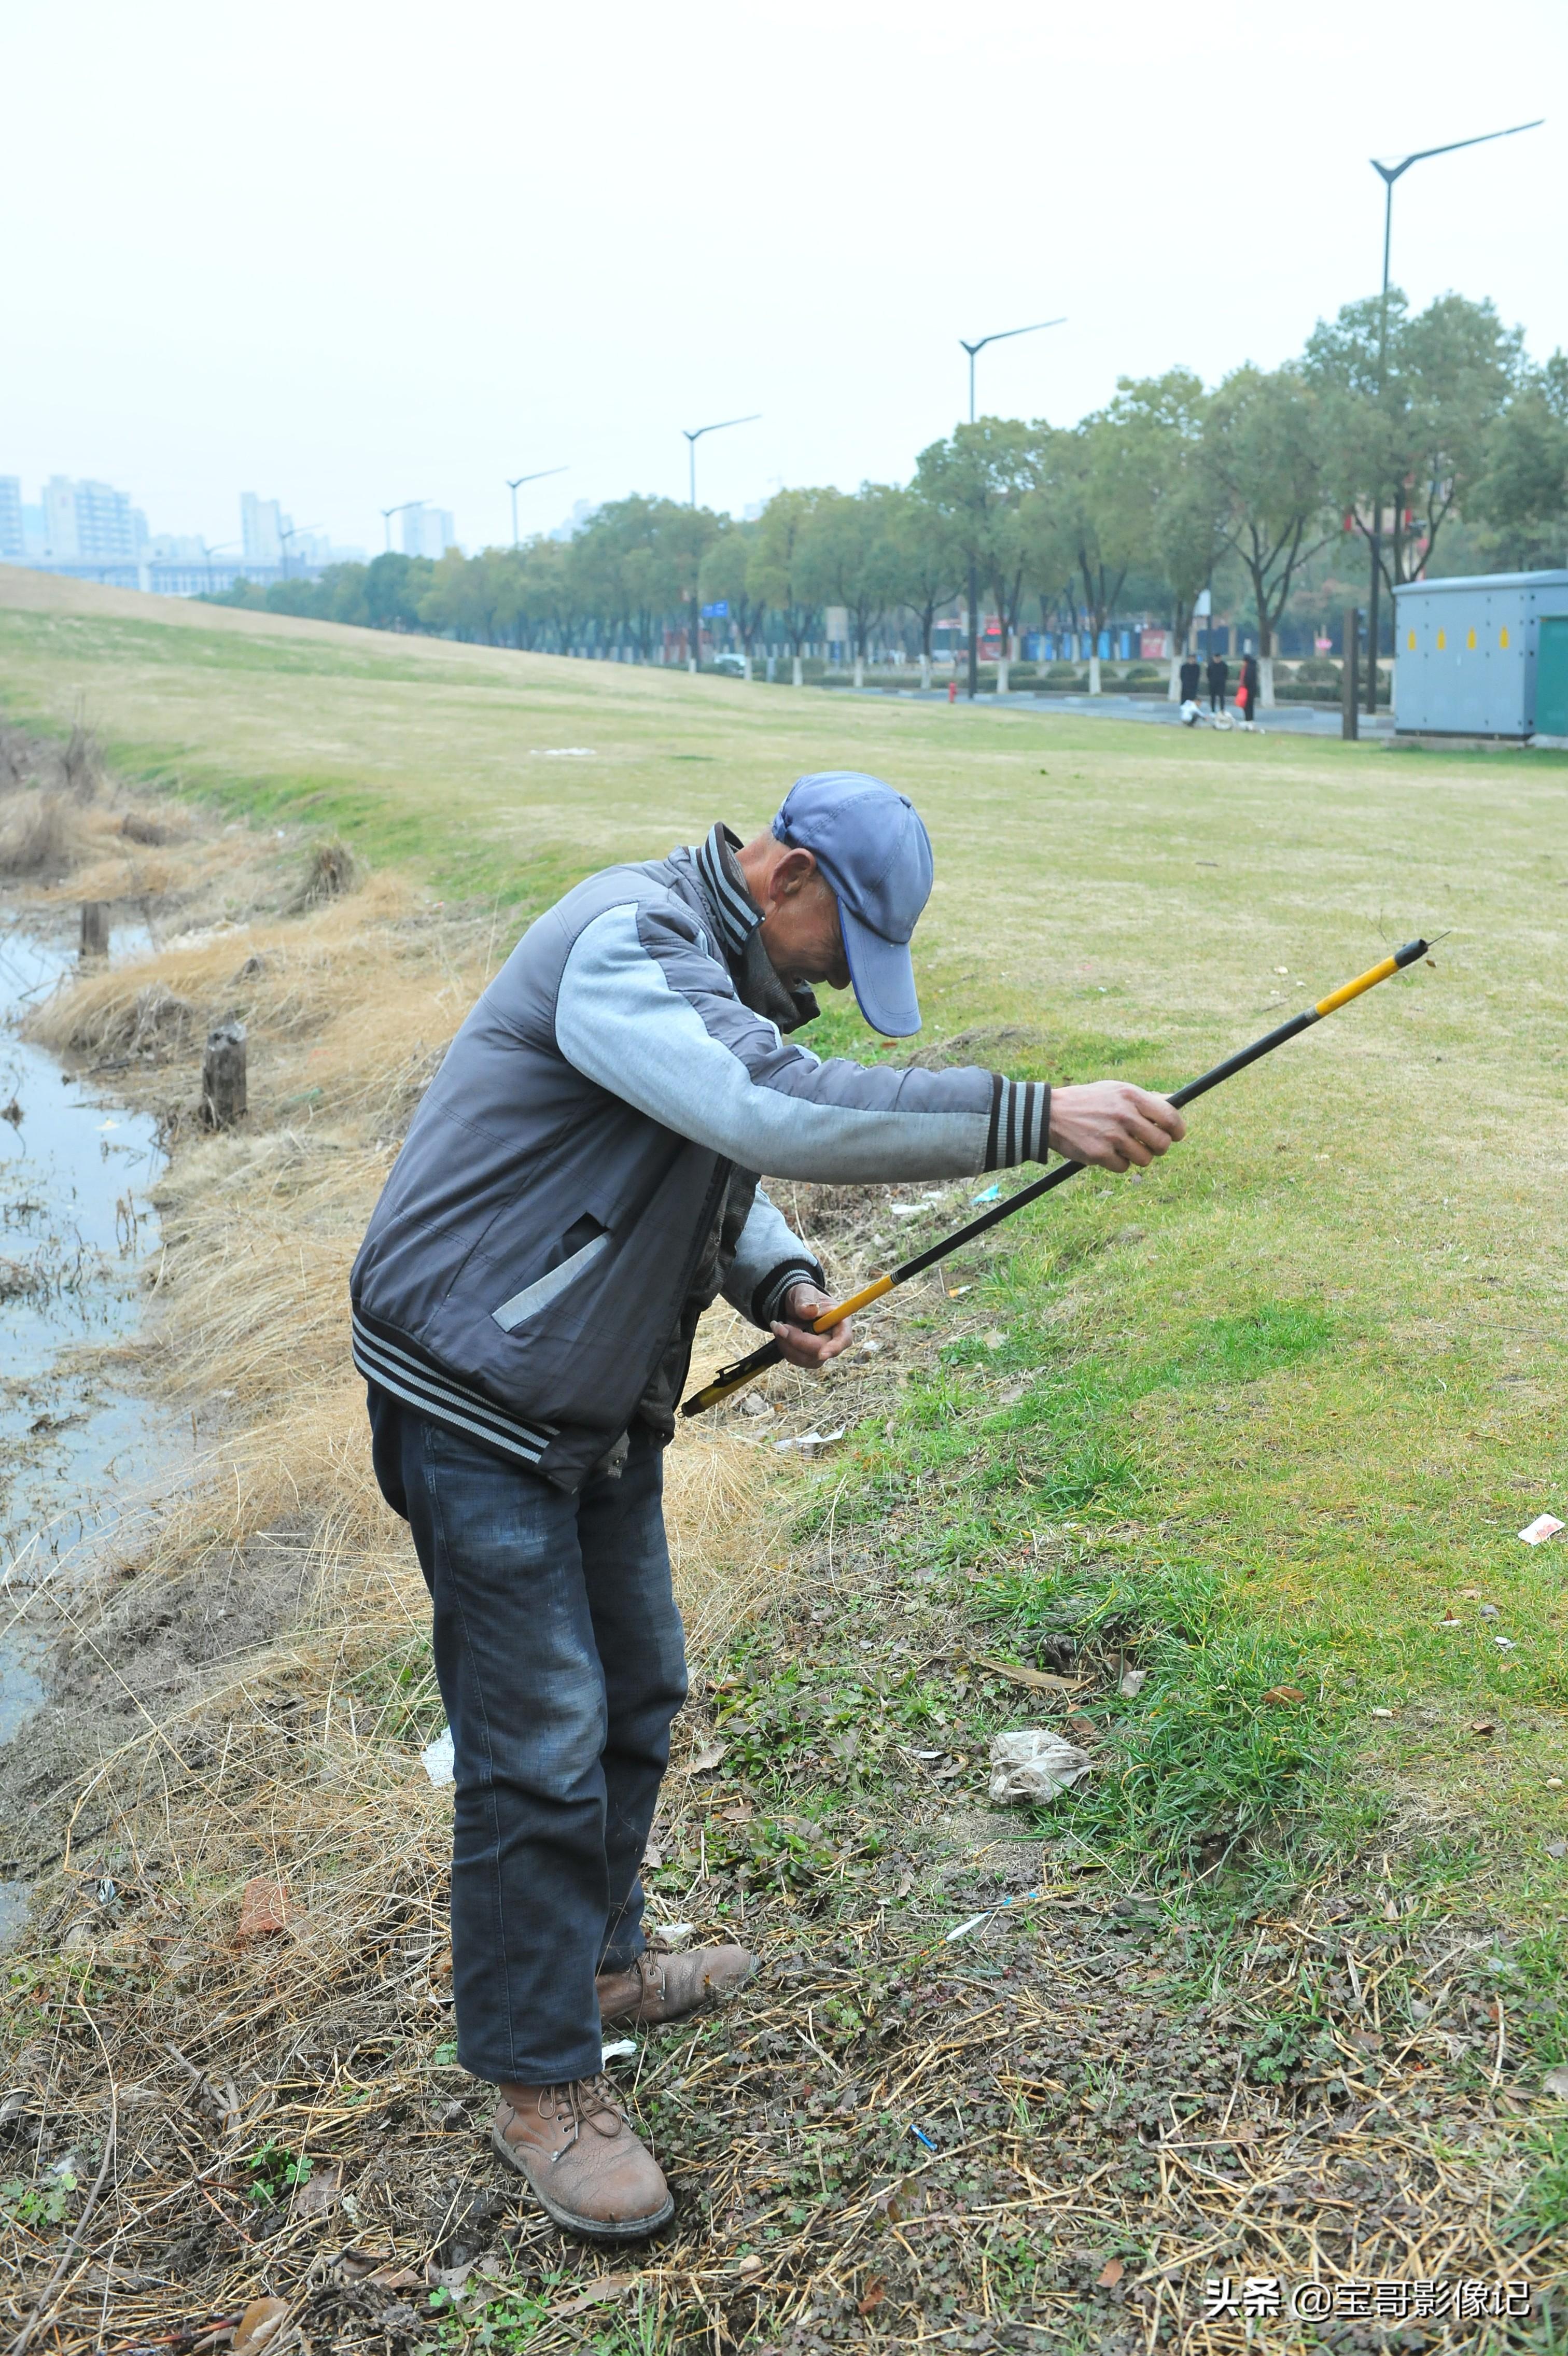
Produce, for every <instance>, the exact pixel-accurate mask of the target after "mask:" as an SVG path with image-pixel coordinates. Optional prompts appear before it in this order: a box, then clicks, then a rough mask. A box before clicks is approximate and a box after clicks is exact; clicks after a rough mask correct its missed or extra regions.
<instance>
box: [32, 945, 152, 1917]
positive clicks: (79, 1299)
mask: <svg viewBox="0 0 1568 2356" xmlns="http://www.w3.org/2000/svg"><path fill="white" fill-rule="evenodd" d="M149 946H150V942H149V938H148V935H147V932H146V929H145V926H139V925H138V926H128V927H125V928H124V929H122V930H120V931H118V932H116V933H115V934H114V935H113V937H112V941H111V947H110V955H111V958H113V959H115V960H118V961H124V960H127V959H129V958H135V957H137V956H140V955H143V954H145V951H146V949H147V948H148V947H149ZM74 965H75V952H74V945H73V943H72V942H71V941H70V938H69V937H66V936H65V935H63V934H51V933H48V932H43V931H35V930H32V929H29V928H26V927H23V926H17V925H16V924H15V923H14V922H7V921H6V920H5V916H4V915H3V914H0V1743H3V1742H8V1741H13V1740H17V1739H18V1738H19V1739H20V1740H24V1741H25V1740H26V1739H27V1736H26V1731H25V1730H26V1723H27V1718H28V1717H29V1715H30V1714H31V1712H32V1711H33V1710H34V1709H35V1708H37V1707H38V1703H39V1702H40V1701H41V1700H42V1698H43V1692H44V1688H43V1684H42V1681H41V1676H40V1671H41V1669H42V1666H43V1654H44V1649H45V1645H46V1643H47V1633H46V1631H45V1629H44V1628H43V1626H42V1625H41V1624H38V1614H37V1612H36V1610H33V1609H29V1606H30V1605H33V1606H36V1603H37V1601H38V1590H40V1589H43V1590H49V1589H50V1588H52V1587H53V1586H54V1585H55V1584H56V1583H57V1582H58V1583H59V1586H60V1587H61V1589H62V1590H69V1587H70V1581H71V1580H72V1579H73V1577H75V1576H78V1575H80V1574H81V1571H83V1570H84V1569H86V1568H87V1567H88V1565H89V1564H90V1563H91V1559H92V1558H93V1555H94V1552H95V1550H96V1549H97V1548H98V1547H102V1545H103V1544H104V1543H105V1541H106V1540H107V1539H108V1538H109V1537H111V1536H112V1535H113V1531H114V1529H115V1528H116V1526H118V1525H119V1523H120V1521H121V1520H122V1518H123V1516H124V1514H125V1513H126V1511H127V1510H128V1509H129V1508H130V1507H131V1506H132V1505H134V1503H135V1502H136V1501H137V1500H138V1499H139V1498H140V1497H142V1496H145V1494H148V1492H149V1490H150V1488H151V1487H152V1485H153V1484H154V1483H155V1482H156V1480H157V1479H158V1478H159V1476H160V1474H162V1473H163V1472H166V1471H168V1470H170V1469H172V1467H173V1464H174V1462H175V1460H176V1459H177V1457H179V1456H180V1455H181V1454H182V1453H183V1452H184V1451H181V1449H180V1446H179V1439H178V1433H177V1427H176V1425H175V1424H174V1422H173V1419H171V1418H169V1417H168V1416H167V1415H166V1414H165V1413H163V1412H162V1411H160V1410H158V1409H157V1408H155V1407H154V1406H153V1405H152V1404H151V1403H150V1402H149V1401H148V1400H147V1399H146V1398H145V1397H144V1396H143V1395H142V1394H140V1393H139V1392H138V1391H136V1390H135V1389H134V1387H132V1386H131V1385H130V1384H129V1383H128V1382H126V1381H125V1380H124V1378H123V1377H122V1376H120V1375H119V1374H118V1373H117V1372H116V1370H114V1369H113V1366H105V1365H102V1364H99V1363H96V1362H95V1355H94V1354H95V1350H96V1349H97V1348H101V1347H102V1344H106V1343H108V1344H113V1343H114V1342H117V1341H121V1340H124V1338H126V1337H127V1336H128V1335H130V1334H131V1333H134V1330H135V1327H136V1324H137V1322H138V1319H139V1317H140V1314H141V1310H142V1304H143V1301H144V1299H145V1278H146V1273H147V1268H148V1263H149V1260H150V1258H152V1257H153V1256H154V1255H156V1250H157V1248H158V1236H157V1218H156V1212H155V1211H154V1208H153V1205H152V1201H151V1194H152V1189H153V1187H154V1185H155V1184H156V1181H157V1178H158V1175H159V1173H160V1172H161V1170H162V1168H163V1159H164V1157H163V1154H162V1151H161V1150H160V1147H159V1144H158V1139H157V1130H156V1123H155V1122H154V1121H153V1120H151V1119H149V1118H148V1117H147V1116H146V1115H145V1114H143V1113H134V1112H127V1111H126V1110H125V1109H124V1108H123V1107H121V1106H117V1105H115V1104H113V1103H112V1102H109V1101H106V1100H105V1098H103V1097H102V1095H101V1093H100V1091H99V1089H98V1088H97V1087H95V1086H94V1084H93V1082H92V1080H91V1077H88V1076H82V1077H78V1076H75V1075H73V1074H72V1073H71V1072H70V1071H69V1070H68V1069H66V1068H65V1067H64V1066H62V1065H61V1064H60V1063H59V1061H57V1059H56V1058H55V1057H54V1056H53V1055H48V1054H46V1053H45V1052H44V1050H43V1049H41V1048H39V1047H36V1046H34V1045H32V1044H30V1043H29V1042H28V1041H27V1040H26V1039H24V1038H22V1037H21V1036H20V1035H19V1033H18V1025H19V1024H20V1023H23V1022H25V1020H26V1018H27V1013H28V1012H29V1011H30V1010H31V1009H32V1008H34V1007H35V1006H37V1005H38V1003H39V1002H40V1001H42V1000H43V999H45V998H47V997H48V993H49V992H50V991H52V990H53V989H55V988H56V987H57V985H58V984H59V981H60V980H61V979H62V977H64V976H65V975H66V974H67V973H69V972H70V970H71V969H73V967H74ZM0 1871H3V1869H0ZM26 1901H27V1893H26V1890H25V1888H24V1887H23V1885H21V1884H18V1883H15V1882H7V1881H5V1879H0V1944H4V1943H5V1938H6V1936H7V1934H8V1933H11V1932H12V1931H14V1929H15V1927H16V1922H17V1921H18V1920H19V1919H20V1915H21V1913H22V1912H23V1910H24V1909H25V1906H26Z"/></svg>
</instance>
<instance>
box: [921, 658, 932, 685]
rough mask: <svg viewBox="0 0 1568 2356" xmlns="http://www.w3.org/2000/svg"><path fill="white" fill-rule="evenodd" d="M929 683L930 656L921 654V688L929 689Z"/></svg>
mask: <svg viewBox="0 0 1568 2356" xmlns="http://www.w3.org/2000/svg"><path fill="white" fill-rule="evenodd" d="M930 684H931V658H930V656H929V655H922V656H921V657H920V685H921V686H922V688H924V689H926V690H927V691H929V689H930Z"/></svg>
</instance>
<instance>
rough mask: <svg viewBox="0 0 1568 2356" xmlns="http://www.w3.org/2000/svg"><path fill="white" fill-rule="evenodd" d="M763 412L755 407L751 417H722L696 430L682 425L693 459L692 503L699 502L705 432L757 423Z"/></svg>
mask: <svg viewBox="0 0 1568 2356" xmlns="http://www.w3.org/2000/svg"><path fill="white" fill-rule="evenodd" d="M761 414H762V412H761V410H760V409H754V410H753V411H752V413H751V415H750V416H749V417H721V418H720V420H719V422H718V423H717V424H716V425H699V426H698V427H697V428H696V429H695V431H693V428H692V427H691V426H689V425H682V428H681V431H682V434H684V435H685V436H686V440H687V443H688V444H689V445H690V447H689V450H688V453H687V455H689V457H690V459H691V461H692V498H691V504H692V506H693V507H695V506H696V504H697V444H698V443H699V442H700V441H701V440H702V438H703V434H724V433H727V432H728V430H729V428H730V427H731V426H732V425H755V424H756V423H757V419H758V418H759V417H760V416H761Z"/></svg>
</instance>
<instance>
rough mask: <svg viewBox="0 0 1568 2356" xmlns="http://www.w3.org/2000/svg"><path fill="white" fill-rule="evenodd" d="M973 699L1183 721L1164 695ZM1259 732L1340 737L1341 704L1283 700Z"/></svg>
mask: <svg viewBox="0 0 1568 2356" xmlns="http://www.w3.org/2000/svg"><path fill="white" fill-rule="evenodd" d="M848 692H849V693H850V694H852V695H853V694H854V692H855V691H854V688H851V689H850V690H849V691H848ZM894 692H895V694H896V695H897V698H898V700H899V701H901V702H908V703H945V702H946V701H947V692H948V691H947V690H946V688H945V687H934V688H931V689H930V690H929V691H927V690H925V689H922V688H918V687H900V688H897V689H895V691H894ZM861 693H862V694H863V695H873V696H879V695H884V694H885V693H886V691H885V690H884V689H881V688H874V687H868V688H863V689H862V690H861ZM959 701H960V703H964V702H966V701H968V699H967V698H966V697H965V696H963V695H962V694H961V695H960V697H959ZM975 703H976V706H977V707H979V706H982V705H983V707H984V709H985V710H986V711H987V712H996V711H1002V712H1069V713H1070V714H1071V715H1072V717H1073V718H1074V719H1075V720H1077V719H1084V720H1141V721H1144V723H1153V724H1154V725H1155V727H1160V728H1179V727H1180V725H1181V706H1180V704H1179V703H1171V702H1168V701H1166V699H1165V697H1164V696H1154V695H1030V694H1026V693H1023V692H1020V693H1018V694H1015V695H1007V696H1003V697H1001V698H998V697H996V696H994V695H982V696H976V698H975ZM1198 726H1199V727H1200V728H1206V727H1207V726H1208V715H1207V713H1206V714H1205V716H1204V718H1203V719H1202V720H1201V721H1200V722H1199V723H1198ZM1258 733H1259V734H1260V735H1262V736H1273V735H1279V736H1337V735H1338V734H1339V707H1338V705H1337V704H1335V705H1333V706H1332V707H1324V708H1323V709H1319V707H1318V706H1317V705H1316V704H1312V703H1282V704H1280V705H1278V706H1277V707H1276V709H1275V710H1274V711H1273V712H1265V713H1264V714H1263V717H1262V721H1261V723H1259V729H1258ZM1393 733H1394V723H1393V720H1392V717H1391V714H1390V713H1388V712H1379V713H1378V716H1377V718H1376V719H1375V720H1373V719H1369V717H1368V715H1367V714H1366V712H1362V714H1361V734H1362V735H1363V736H1375V737H1389V736H1391V735H1392V734H1393Z"/></svg>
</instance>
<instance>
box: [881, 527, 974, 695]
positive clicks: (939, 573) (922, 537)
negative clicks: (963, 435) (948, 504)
mask: <svg viewBox="0 0 1568 2356" xmlns="http://www.w3.org/2000/svg"><path fill="white" fill-rule="evenodd" d="M887 553H888V564H889V575H890V579H889V588H888V595H889V597H890V598H891V600H892V601H893V603H894V604H895V605H903V606H905V607H906V608H907V609H908V612H910V613H911V614H913V616H915V619H916V622H917V623H918V626H919V632H920V685H921V686H922V687H929V686H930V683H931V632H932V630H933V629H934V628H935V626H936V619H937V615H938V613H939V611H940V608H941V607H942V606H943V605H947V604H949V603H950V600H951V599H952V598H954V597H956V596H957V595H958V593H959V591H960V589H961V586H962V584H963V567H964V560H963V552H962V550H961V547H960V546H959V542H958V538H957V535H956V534H955V532H954V530H953V526H952V519H951V518H950V516H948V515H945V514H944V513H943V511H942V510H941V509H940V508H939V507H937V506H936V505H935V504H934V503H933V501H932V500H930V499H929V498H927V497H926V495H925V493H924V492H923V491H922V490H921V489H920V488H919V487H918V486H917V487H916V488H914V489H912V490H908V491H891V492H889V493H888V494H887Z"/></svg>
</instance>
